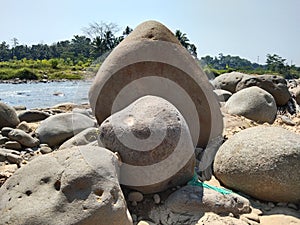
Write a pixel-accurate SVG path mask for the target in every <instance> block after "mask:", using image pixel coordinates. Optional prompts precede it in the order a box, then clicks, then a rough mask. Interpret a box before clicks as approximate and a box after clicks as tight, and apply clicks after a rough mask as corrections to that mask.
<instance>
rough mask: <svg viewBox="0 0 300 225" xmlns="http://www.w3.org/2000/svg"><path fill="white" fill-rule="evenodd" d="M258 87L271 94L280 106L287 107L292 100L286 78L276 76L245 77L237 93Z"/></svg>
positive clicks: (238, 86)
mask: <svg viewBox="0 0 300 225" xmlns="http://www.w3.org/2000/svg"><path fill="white" fill-rule="evenodd" d="M253 86H257V87H260V88H262V89H264V90H265V91H267V92H269V93H270V94H271V95H272V96H273V97H274V99H275V101H276V104H277V105H278V106H283V105H286V104H287V103H288V101H289V99H290V98H291V94H290V92H289V89H288V86H287V82H286V80H285V79H284V78H282V77H278V76H274V75H260V76H253V77H244V78H243V79H242V80H241V81H240V82H239V83H238V84H237V86H236V91H237V92H238V91H240V90H243V89H245V88H248V87H253Z"/></svg>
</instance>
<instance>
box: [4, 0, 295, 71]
mask: <svg viewBox="0 0 300 225" xmlns="http://www.w3.org/2000/svg"><path fill="white" fill-rule="evenodd" d="M0 6H1V8H0V42H2V41H6V42H7V43H8V44H10V45H11V44H12V38H17V39H18V40H19V43H20V44H27V45H32V44H38V43H45V44H52V43H54V42H57V41H62V40H70V39H72V37H73V36H74V35H82V34H83V28H84V27H87V26H88V25H89V24H90V23H93V22H101V21H103V22H106V23H110V22H113V23H116V24H118V25H119V26H120V28H121V29H124V28H125V27H126V26H129V27H132V28H134V27H136V26H137V25H138V24H140V23H141V22H144V21H146V20H157V21H160V22H161V23H163V24H164V25H166V26H167V27H168V28H169V29H170V30H172V31H173V32H174V31H175V30H176V29H179V30H181V31H182V32H183V33H186V34H187V37H188V38H189V39H190V42H191V43H193V44H195V45H196V46H197V52H198V56H199V57H202V56H206V55H210V56H218V55H219V53H223V54H224V55H233V56H240V57H242V58H246V59H248V60H250V61H252V62H258V63H260V64H264V63H265V61H266V55H267V54H278V55H279V56H281V57H283V58H285V59H287V61H286V62H287V63H288V64H291V63H292V64H296V65H297V66H300V0H184V1H182V0H181V1H178V0H160V1H159V0H151V1H143V0H123V1H122V0H106V1H102V0H84V1H82V0H0Z"/></svg>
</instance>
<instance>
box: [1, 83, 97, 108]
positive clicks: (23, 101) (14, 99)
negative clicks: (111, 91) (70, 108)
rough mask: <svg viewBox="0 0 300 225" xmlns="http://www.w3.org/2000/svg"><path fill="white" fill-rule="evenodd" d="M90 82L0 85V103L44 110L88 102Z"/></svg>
mask: <svg viewBox="0 0 300 225" xmlns="http://www.w3.org/2000/svg"><path fill="white" fill-rule="evenodd" d="M91 84H92V81H65V82H48V83H21V84H11V83H8V84H6V83H0V101H1V102H4V103H6V104H8V105H10V106H20V105H21V106H26V108H27V109H33V108H46V107H51V106H54V105H56V104H59V103H64V102H72V103H76V104H81V103H87V102H88V90H89V88H90V86H91Z"/></svg>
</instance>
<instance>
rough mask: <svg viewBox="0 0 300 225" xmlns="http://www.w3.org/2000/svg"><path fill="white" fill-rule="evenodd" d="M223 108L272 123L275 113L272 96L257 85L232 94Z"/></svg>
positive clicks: (249, 117) (255, 119) (258, 120)
mask: <svg viewBox="0 0 300 225" xmlns="http://www.w3.org/2000/svg"><path fill="white" fill-rule="evenodd" d="M225 110H226V111H227V112H228V113H229V114H234V115H240V116H244V117H246V118H248V119H251V120H254V121H256V122H260V123H264V122H268V123H273V122H274V120H275V118H276V114H277V107H276V102H275V100H274V98H273V96H272V95H271V94H269V93H268V92H266V91H265V90H263V89H261V88H259V87H249V88H246V89H243V90H241V91H239V92H237V93H235V94H233V95H232V96H231V97H230V98H229V99H228V101H227V102H226V104H225Z"/></svg>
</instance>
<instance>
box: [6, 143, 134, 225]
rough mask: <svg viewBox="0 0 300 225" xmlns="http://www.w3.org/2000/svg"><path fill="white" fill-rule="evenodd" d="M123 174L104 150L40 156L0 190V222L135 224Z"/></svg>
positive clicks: (81, 149)
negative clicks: (123, 186) (123, 187)
mask: <svg viewBox="0 0 300 225" xmlns="http://www.w3.org/2000/svg"><path fill="white" fill-rule="evenodd" d="M118 170H119V166H118V159H117V157H116V156H115V155H114V154H113V153H111V152H110V151H108V150H106V149H103V148H100V147H85V146H80V147H75V148H70V149H64V150H63V151H56V152H53V153H50V154H47V155H42V156H39V157H38V158H36V159H33V160H32V161H31V162H29V163H28V165H26V166H22V167H21V168H20V169H18V170H17V171H16V172H15V173H14V174H13V175H12V176H11V177H10V178H9V179H8V180H7V181H6V182H5V183H4V184H3V186H2V187H1V188H0V196H1V199H0V221H1V224H18V225H38V224H48V225H73V224H77V225H107V224H110V225H131V224H132V222H131V217H130V215H129V214H128V212H127V207H126V202H125V200H124V196H123V194H122V191H121V188H120V186H119V183H118Z"/></svg>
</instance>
